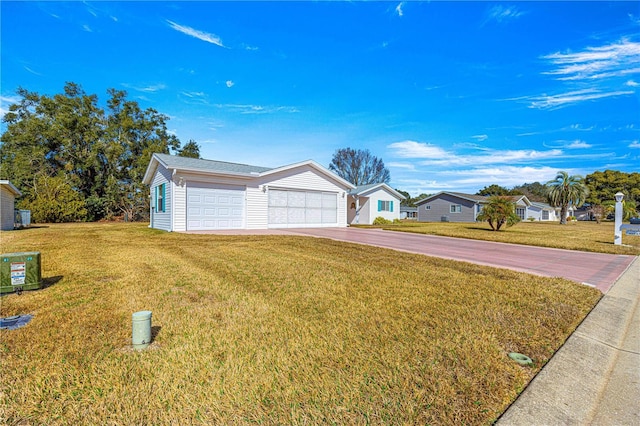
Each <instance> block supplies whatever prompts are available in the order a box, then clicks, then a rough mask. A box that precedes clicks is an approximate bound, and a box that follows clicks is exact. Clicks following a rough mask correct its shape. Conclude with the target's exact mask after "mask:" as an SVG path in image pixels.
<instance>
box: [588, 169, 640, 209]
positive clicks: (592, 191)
mask: <svg viewBox="0 0 640 426" xmlns="http://www.w3.org/2000/svg"><path fill="white" fill-rule="evenodd" d="M584 182H585V185H587V188H589V197H588V198H587V202H588V203H591V204H596V205H598V204H603V203H605V202H606V201H613V200H614V199H615V194H616V193H617V192H622V193H623V194H624V199H625V201H631V202H633V203H635V204H640V173H639V172H633V173H624V172H619V171H617V170H605V171H604V172H600V171H596V172H593V173H591V174H589V175H587V176H586V177H585V179H584Z"/></svg>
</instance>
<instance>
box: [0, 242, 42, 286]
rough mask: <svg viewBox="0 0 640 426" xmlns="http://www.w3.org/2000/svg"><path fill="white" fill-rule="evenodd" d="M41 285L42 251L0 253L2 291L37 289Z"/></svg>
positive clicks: (0, 283) (0, 284)
mask: <svg viewBox="0 0 640 426" xmlns="http://www.w3.org/2000/svg"><path fill="white" fill-rule="evenodd" d="M41 285H42V271H41V270H40V252H38V251H33V252H23V253H4V254H1V255H0V293H11V292H14V291H22V290H36V289H39V288H40V286H41Z"/></svg>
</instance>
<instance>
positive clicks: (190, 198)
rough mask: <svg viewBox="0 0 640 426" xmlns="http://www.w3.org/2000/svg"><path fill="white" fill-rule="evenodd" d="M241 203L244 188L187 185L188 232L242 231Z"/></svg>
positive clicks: (242, 206) (242, 202) (242, 203)
mask: <svg viewBox="0 0 640 426" xmlns="http://www.w3.org/2000/svg"><path fill="white" fill-rule="evenodd" d="M244 199H245V189H244V187H239V186H230V185H215V186H213V185H207V184H201V183H196V182H193V183H191V182H190V183H188V184H187V230H188V231H196V230H215V229H242V228H244Z"/></svg>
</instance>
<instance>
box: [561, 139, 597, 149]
mask: <svg viewBox="0 0 640 426" xmlns="http://www.w3.org/2000/svg"><path fill="white" fill-rule="evenodd" d="M591 147H592V145H591V144H588V143H586V142H585V141H582V140H580V139H576V140H575V141H572V142H570V143H569V144H567V145H565V148H568V149H582V148H591Z"/></svg>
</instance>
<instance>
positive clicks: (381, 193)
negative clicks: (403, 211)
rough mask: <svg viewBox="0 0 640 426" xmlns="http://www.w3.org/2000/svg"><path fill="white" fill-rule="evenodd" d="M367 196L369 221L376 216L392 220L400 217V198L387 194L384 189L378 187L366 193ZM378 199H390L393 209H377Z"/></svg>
mask: <svg viewBox="0 0 640 426" xmlns="http://www.w3.org/2000/svg"><path fill="white" fill-rule="evenodd" d="M368 197H369V203H368V204H369V222H368V223H373V221H374V220H375V219H376V218H377V217H383V218H385V219H387V220H394V219H399V218H400V200H398V199H397V198H396V197H394V196H393V195H391V194H389V193H388V192H387V191H385V190H384V189H378V190H376V191H374V192H373V193H371V194H369V195H368ZM378 201H390V202H392V203H393V204H392V206H391V208H392V209H393V211H386V210H385V211H378Z"/></svg>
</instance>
